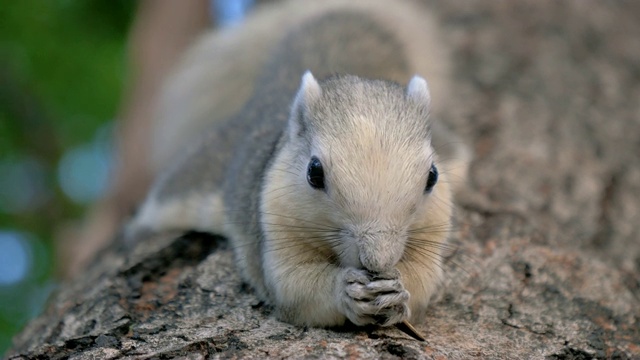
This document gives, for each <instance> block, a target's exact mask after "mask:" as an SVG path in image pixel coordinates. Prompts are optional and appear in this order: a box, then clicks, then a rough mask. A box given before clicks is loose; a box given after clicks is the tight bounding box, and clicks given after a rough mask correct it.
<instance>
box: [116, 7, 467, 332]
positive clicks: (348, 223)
mask: <svg viewBox="0 0 640 360" xmlns="http://www.w3.org/2000/svg"><path fill="white" fill-rule="evenodd" d="M293 14H295V15H293ZM253 45H256V47H255V48H254V47H252V46H253ZM439 47H441V45H439V43H438V37H437V32H436V28H435V20H434V19H433V18H432V16H431V15H430V14H429V13H428V12H427V11H426V10H425V9H424V8H423V7H422V5H420V4H417V3H413V2H411V1H397V2H393V4H391V3H389V2H386V1H372V0H366V1H352V0H335V1H326V2H313V3H311V2H301V1H285V2H278V3H276V4H273V5H271V6H267V7H265V8H264V9H257V10H256V12H255V14H254V15H253V16H251V17H249V18H248V19H247V21H246V23H245V24H243V25H241V26H239V27H235V28H230V29H228V30H222V31H216V32H213V33H211V34H208V35H207V36H205V37H204V38H203V39H201V40H200V42H199V43H198V44H197V45H195V46H194V48H193V49H192V51H191V52H190V53H189V54H188V55H187V56H186V58H185V60H184V61H183V63H182V65H181V66H180V67H179V68H178V70H177V71H176V72H175V73H174V75H173V76H172V77H170V78H169V81H168V82H167V88H166V89H165V90H164V97H163V100H161V104H160V107H159V114H160V115H159V119H160V122H159V125H158V128H159V129H160V130H157V131H156V133H155V134H156V137H157V139H158V142H157V146H156V149H157V153H158V154H159V155H158V156H157V159H156V162H157V163H158V164H157V165H158V168H160V167H161V166H160V164H162V163H163V164H168V166H165V169H164V170H162V171H161V172H159V175H158V177H157V179H156V181H155V183H154V185H153V187H152V189H151V190H150V192H149V194H148V197H147V199H146V200H145V201H144V203H143V204H142V205H141V207H140V209H139V211H138V212H137V214H136V215H135V216H134V218H133V219H132V220H131V221H130V222H129V224H128V225H127V228H126V234H127V235H126V236H127V237H128V238H131V239H134V238H135V234H136V233H138V232H139V231H142V230H152V231H163V230H175V229H178V230H184V231H203V232H210V233H214V234H220V235H222V236H224V237H226V238H227V239H228V240H229V242H230V244H231V247H232V249H233V251H234V256H235V262H236V264H237V267H238V269H239V271H240V272H241V275H242V277H243V279H244V280H245V281H246V282H247V283H248V284H249V285H251V287H252V288H253V289H254V290H255V291H256V293H257V296H258V297H260V298H261V299H262V300H264V301H266V302H267V303H269V304H271V305H273V307H274V309H275V314H276V316H277V317H278V318H279V319H281V320H283V321H286V322H290V323H293V324H297V325H308V326H317V327H329V326H340V325H343V324H344V323H345V322H347V321H350V322H351V323H353V324H355V325H358V326H362V325H368V324H375V325H380V326H389V325H393V324H398V323H401V322H403V321H413V322H421V320H423V319H424V316H425V312H426V309H427V306H428V304H429V301H430V299H431V297H432V295H433V294H434V292H435V290H436V288H437V285H438V283H439V280H440V278H441V276H442V256H443V254H442V253H443V251H444V249H445V248H446V246H447V245H446V244H447V239H448V236H449V232H450V227H451V226H450V225H451V221H452V212H453V203H452V196H453V195H452V193H453V191H454V187H455V186H456V185H455V184H459V183H460V182H461V180H463V179H464V177H465V174H466V168H467V164H468V162H469V152H468V150H467V149H466V148H465V147H464V146H463V145H462V144H461V142H460V141H459V140H458V139H457V137H456V136H455V135H454V134H453V133H451V132H450V131H449V130H448V129H446V127H444V126H443V125H442V124H439V123H438V122H436V121H433V120H432V119H431V118H430V112H431V110H432V105H431V93H432V92H433V91H431V90H430V89H431V88H432V86H429V85H427V82H426V80H425V79H424V78H423V77H421V75H416V74H424V75H426V76H427V77H431V76H433V78H434V79H435V80H434V82H435V83H436V85H437V86H436V92H435V93H436V94H438V95H440V96H442V97H443V99H444V92H445V90H444V89H445V86H444V85H441V84H445V83H446V81H444V80H443V81H440V80H442V79H443V78H444V77H445V76H446V73H447V71H446V69H447V64H448V57H447V56H446V54H445V53H444V52H443V51H442V50H441V49H440V50H438V48H439ZM245 51H246V53H245ZM252 51H253V53H252ZM237 55H242V56H243V58H241V59H240V60H237V61H231V60H232V58H233V57H234V56H237ZM234 81H236V82H234ZM439 81H440V82H439ZM232 83H233V84H232ZM399 83H407V85H406V86H403V85H400V84H399ZM227 84H231V85H229V86H230V88H228V87H227ZM439 91H442V92H439ZM230 93H231V94H230ZM234 94H237V96H238V99H234V100H233V101H225V99H229V98H233V96H234ZM443 102H444V100H443ZM163 118H164V120H163ZM206 126H208V127H210V129H207V130H206V131H204V128H205V127H206ZM171 134H174V137H175V138H172V137H171ZM196 134H199V138H198V140H197V141H196V140H194V139H195V137H194V136H195V135H196ZM176 142H178V143H182V145H185V144H190V145H189V146H187V147H188V149H187V150H184V151H177V150H176V149H178V145H175V143H176ZM163 144H164V145H165V146H166V147H167V148H170V150H168V149H162V145H163ZM452 144H453V145H452ZM185 146H186V145H185ZM436 150H438V153H436ZM441 150H443V151H444V153H442V152H441Z"/></svg>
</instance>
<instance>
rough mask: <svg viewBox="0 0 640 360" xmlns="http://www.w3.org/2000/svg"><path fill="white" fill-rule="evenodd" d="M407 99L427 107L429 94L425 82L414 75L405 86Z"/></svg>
mask: <svg viewBox="0 0 640 360" xmlns="http://www.w3.org/2000/svg"><path fill="white" fill-rule="evenodd" d="M407 97H408V98H410V99H413V100H414V101H415V102H417V103H421V104H424V105H425V106H426V107H429V105H430V104H431V94H430V93H429V85H427V81H426V80H425V79H424V78H422V77H421V76H419V75H414V76H413V77H412V78H411V80H410V81H409V85H407Z"/></svg>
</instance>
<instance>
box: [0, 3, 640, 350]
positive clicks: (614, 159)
mask: <svg viewBox="0 0 640 360" xmlns="http://www.w3.org/2000/svg"><path fill="white" fill-rule="evenodd" d="M433 7H434V8H435V9H436V11H437V12H438V14H439V16H440V18H441V19H442V20H443V22H444V24H445V25H444V26H445V28H446V32H447V34H448V41H449V42H450V44H451V46H452V48H453V49H454V59H455V74H454V79H453V80H454V83H455V87H454V94H452V97H451V98H450V99H447V101H449V102H450V103H451V111H450V112H449V113H447V114H446V116H445V118H444V119H443V120H444V121H447V122H448V123H450V124H453V126H454V127H455V128H456V129H457V130H458V131H459V132H460V133H462V134H463V135H464V137H465V138H466V139H467V140H468V141H469V143H470V144H472V146H473V148H474V150H475V154H476V159H475V161H474V162H473V164H472V168H471V175H470V180H469V185H468V187H467V189H466V190H465V191H464V193H462V194H461V195H460V196H459V205H458V206H459V209H458V221H457V231H456V233H455V234H454V239H453V242H454V244H456V245H457V247H458V248H457V250H456V251H455V253H454V254H453V255H452V256H450V257H449V258H448V259H447V264H446V273H447V277H446V281H445V284H444V285H443V288H442V291H441V293H440V295H439V297H438V298H437V299H436V300H435V301H434V303H433V306H432V307H431V310H430V312H429V314H428V317H427V319H425V321H424V322H423V323H421V324H415V325H416V327H418V328H419V329H420V330H421V331H422V332H423V333H424V334H425V336H426V337H427V341H426V342H424V343H422V342H417V341H415V340H413V339H411V338H409V337H408V336H406V335H405V334H403V333H401V332H399V331H397V330H395V329H337V330H336V329H332V330H325V329H307V328H299V327H295V326H291V325H288V324H284V323H281V322H278V321H276V320H275V319H274V318H273V317H272V316H270V311H269V309H268V308H267V307H265V306H264V305H263V304H261V303H260V302H259V301H258V300H257V299H256V297H255V296H254V295H253V294H252V293H251V291H250V290H248V289H247V288H246V287H245V286H243V285H242V282H241V280H240V278H239V277H238V274H237V273H236V271H235V270H234V267H233V261H232V256H231V252H230V250H229V249H228V248H227V247H226V245H225V242H224V241H223V240H222V239H218V238H213V237H209V236H205V235H202V234H191V235H189V236H186V237H179V236H176V235H175V234H159V235H157V236H150V237H149V238H148V239H146V240H145V241H144V242H143V243H142V244H140V246H138V247H137V248H136V249H134V250H133V251H127V250H125V249H124V248H123V247H121V246H119V245H117V244H116V245H114V246H113V247H111V248H110V249H108V250H106V251H104V252H103V253H102V254H101V255H100V256H99V257H98V259H97V260H96V261H95V263H94V264H93V265H92V266H91V267H90V269H89V270H88V271H87V272H86V273H83V274H81V275H79V276H78V277H77V279H76V280H75V281H74V282H73V283H70V284H66V285H64V286H63V287H62V288H61V289H60V291H59V292H58V293H57V294H56V296H55V297H54V298H53V299H52V300H51V302H50V304H49V307H48V309H47V310H46V312H45V313H44V314H43V315H42V316H40V317H39V318H37V319H35V320H34V321H33V322H32V323H31V324H29V325H28V326H27V328H26V329H25V330H24V331H23V332H22V334H20V335H19V336H17V337H16V338H15V341H14V348H13V350H12V352H10V355H9V356H10V358H12V359H26V358H54V359H63V358H76V359H90V358H118V357H131V358H170V357H175V356H186V357H188V358H193V359H197V358H205V357H224V358H227V357H246V358H264V357H275V358H289V357H292V358H295V357H323V358H324V357H334V358H341V357H349V358H371V357H380V358H396V357H406V358H470V357H480V358H545V357H546V358H551V359H560V358H566V359H568V358H591V357H595V358H620V359H624V358H634V357H635V358H640V275H639V274H640V244H639V241H640V227H639V226H638V220H639V219H640V22H638V20H637V14H640V3H639V2H606V3H605V2H596V1H590V2H582V1H573V2H570V1H554V2H551V1H548V2H546V1H545V2H538V1H535V2H534V1H526V2H517V3H515V2H482V3H479V2H464V1H456V2H446V3H445V2H437V3H435V2H434V3H433ZM434 101H438V100H437V99H434Z"/></svg>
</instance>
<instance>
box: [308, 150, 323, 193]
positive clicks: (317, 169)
mask: <svg viewBox="0 0 640 360" xmlns="http://www.w3.org/2000/svg"><path fill="white" fill-rule="evenodd" d="M307 181H308V182H309V185H311V187H312V188H314V189H324V171H323V170H322V163H321V162H320V160H319V159H318V158H317V157H315V156H314V157H312V158H311V161H309V165H308V166H307Z"/></svg>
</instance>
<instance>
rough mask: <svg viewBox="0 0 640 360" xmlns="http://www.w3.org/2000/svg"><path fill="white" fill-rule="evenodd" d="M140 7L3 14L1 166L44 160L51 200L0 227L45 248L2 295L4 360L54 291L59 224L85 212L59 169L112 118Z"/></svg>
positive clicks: (115, 4)
mask: <svg viewBox="0 0 640 360" xmlns="http://www.w3.org/2000/svg"><path fill="white" fill-rule="evenodd" d="M136 4H137V3H136V2H134V1H130V0H76V1H74V0H46V1H42V0H21V1H10V2H5V3H4V4H3V5H2V6H1V7H0V160H7V159H9V160H11V159H13V158H16V159H17V158H21V157H29V158H34V159H36V160H37V161H39V162H41V163H42V164H43V166H44V169H45V175H46V176H45V177H46V179H45V184H46V187H47V189H48V192H49V194H50V196H49V197H48V198H47V201H45V202H43V204H42V205H41V206H40V207H39V208H37V209H32V210H29V211H27V212H23V213H11V214H8V213H1V212H0V230H2V229H12V230H17V231H21V232H27V233H29V234H32V235H33V236H35V237H36V238H38V239H41V240H42V243H43V244H44V245H43V246H42V253H43V254H41V255H39V257H36V258H35V259H36V260H38V262H39V264H36V265H38V267H37V268H36V269H34V274H31V275H30V276H29V277H28V278H27V280H25V281H24V282H22V283H20V284H18V285H16V286H13V287H12V288H11V289H0V306H1V307H2V309H4V310H5V311H2V312H1V313H0V354H2V353H4V352H5V350H6V349H7V347H8V346H9V344H10V338H11V336H12V335H13V334H15V333H16V332H17V331H19V330H20V328H21V327H22V326H24V323H25V322H26V321H27V320H28V319H29V318H30V317H31V316H33V315H35V314H36V313H37V311H39V309H38V307H39V306H40V305H39V304H41V303H42V301H41V300H38V299H36V298H37V296H38V295H37V294H43V293H46V292H43V291H40V292H34V289H41V288H42V287H45V286H50V285H47V284H51V278H52V276H53V275H52V271H53V269H54V265H53V261H52V260H53V254H52V252H53V251H52V250H53V247H54V244H52V241H53V233H54V231H55V229H56V227H57V226H58V225H60V224H61V223H62V222H63V221H64V220H66V219H69V218H74V217H78V216H80V215H81V213H82V211H83V209H82V207H81V206H78V205H75V204H73V203H71V201H69V199H67V198H66V197H65V196H64V194H63V193H62V192H61V191H60V189H59V186H58V184H57V180H56V166H57V164H58V161H59V160H60V157H61V155H62V154H63V152H64V151H65V150H66V149H69V148H71V147H74V146H78V145H79V144H82V143H85V142H87V141H89V140H90V139H91V138H92V137H93V136H94V133H95V131H96V129H98V128H99V127H100V126H101V125H102V124H104V123H106V122H108V121H111V120H112V119H113V118H114V116H116V111H117V105H118V102H119V99H120V93H121V90H122V87H123V80H124V78H125V76H126V74H125V70H126V60H125V50H126V34H127V30H128V27H129V24H130V22H131V20H132V16H133V13H134V8H135V6H136ZM9 290H10V291H9ZM34 307H35V308H34Z"/></svg>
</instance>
